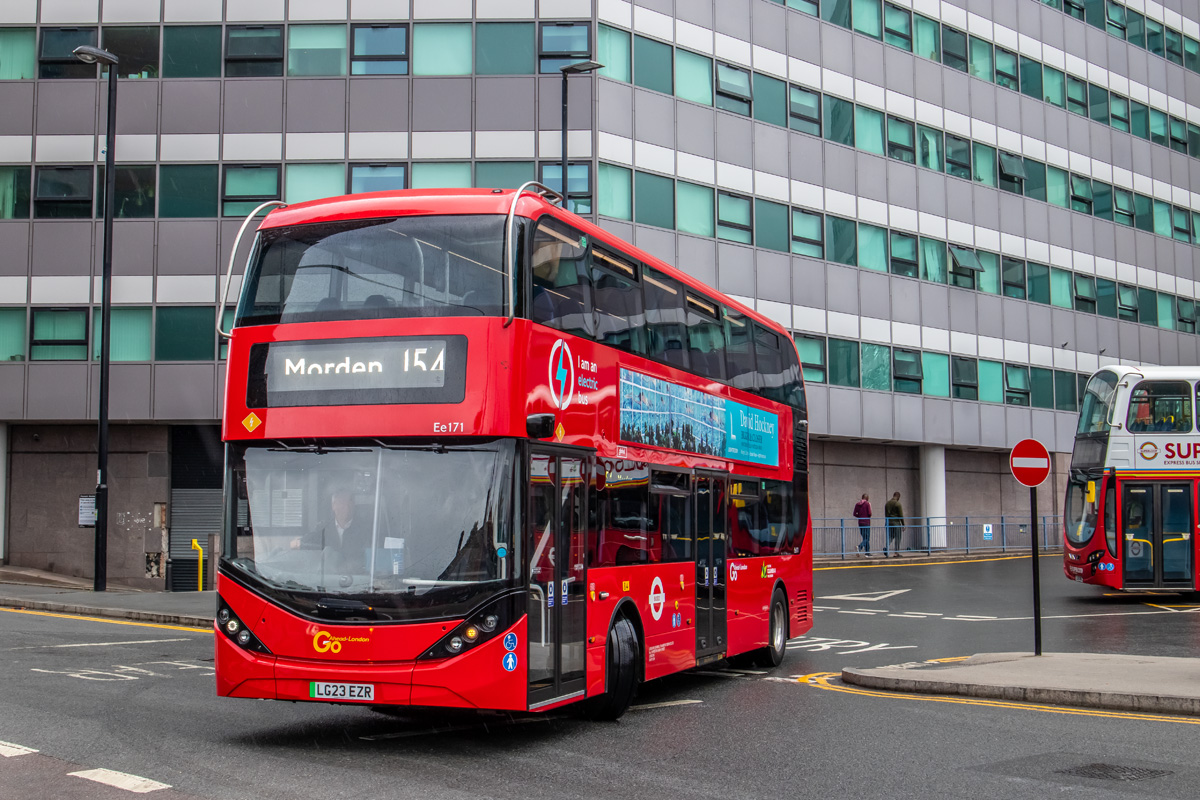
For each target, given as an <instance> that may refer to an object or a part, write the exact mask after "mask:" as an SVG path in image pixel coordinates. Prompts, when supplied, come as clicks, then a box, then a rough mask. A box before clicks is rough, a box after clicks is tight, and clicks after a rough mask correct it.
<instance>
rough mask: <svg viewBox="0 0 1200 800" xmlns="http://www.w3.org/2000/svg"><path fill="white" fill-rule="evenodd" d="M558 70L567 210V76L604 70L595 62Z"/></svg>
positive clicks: (576, 64)
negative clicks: (560, 86) (560, 73)
mask: <svg viewBox="0 0 1200 800" xmlns="http://www.w3.org/2000/svg"><path fill="white" fill-rule="evenodd" d="M558 69H559V71H560V72H562V197H563V208H567V207H568V206H569V205H570V204H569V203H568V202H567V76H568V75H585V74H587V73H589V72H594V71H595V70H598V69H604V65H603V64H597V63H596V62H595V61H575V62H573V63H571V64H563V65H562V66H561V67H559V68H558Z"/></svg>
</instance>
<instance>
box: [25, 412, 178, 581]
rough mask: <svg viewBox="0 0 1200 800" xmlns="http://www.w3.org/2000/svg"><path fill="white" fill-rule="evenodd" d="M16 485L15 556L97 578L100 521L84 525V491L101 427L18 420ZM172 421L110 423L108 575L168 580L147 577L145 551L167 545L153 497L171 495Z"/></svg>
mask: <svg viewBox="0 0 1200 800" xmlns="http://www.w3.org/2000/svg"><path fill="white" fill-rule="evenodd" d="M9 431H10V441H11V456H10V458H11V461H10V466H11V469H10V475H11V479H10V483H9V487H10V491H9V500H10V502H9V515H8V527H9V549H8V559H9V563H11V564H13V565H15V566H21V567H31V568H34V569H44V570H49V571H52V572H57V573H59V574H63V575H73V576H76V577H86V578H90V577H92V575H93V564H94V560H93V558H94V548H93V543H94V538H93V537H94V534H95V530H94V529H93V528H80V527H79V526H78V503H79V495H81V494H92V493H93V492H94V491H95V488H96V477H95V476H96V428H95V427H94V426H91V425H13V426H11V427H10V428H9ZM167 433H168V429H167V428H166V427H165V426H143V425H113V426H112V427H111V428H110V429H109V481H110V484H109V507H110V508H109V527H108V580H109V582H110V583H113V584H123V585H127V586H136V587H140V588H155V589H160V588H162V587H163V581H162V579H160V578H155V579H148V578H146V577H145V576H146V553H147V552H155V551H159V550H161V544H160V542H161V533H160V532H159V530H158V529H157V528H153V527H152V526H153V522H154V520H153V517H154V504H155V503H156V502H166V501H167V499H168V495H169V480H168V476H169V474H170V473H169V469H168V467H169V463H170V462H169V459H168V455H167V443H168V436H167Z"/></svg>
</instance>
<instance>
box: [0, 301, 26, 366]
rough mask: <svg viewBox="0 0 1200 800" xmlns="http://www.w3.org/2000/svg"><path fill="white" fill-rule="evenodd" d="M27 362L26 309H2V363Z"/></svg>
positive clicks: (0, 320)
mask: <svg viewBox="0 0 1200 800" xmlns="http://www.w3.org/2000/svg"><path fill="white" fill-rule="evenodd" d="M24 360H25V309H23V308H0V361H24Z"/></svg>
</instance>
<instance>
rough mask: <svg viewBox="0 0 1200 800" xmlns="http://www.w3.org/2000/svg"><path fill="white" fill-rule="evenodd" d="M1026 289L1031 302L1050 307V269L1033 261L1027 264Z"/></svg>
mask: <svg viewBox="0 0 1200 800" xmlns="http://www.w3.org/2000/svg"><path fill="white" fill-rule="evenodd" d="M1025 288H1026V292H1027V293H1028V294H1027V296H1028V298H1029V301H1030V302H1032V303H1045V304H1046V305H1050V267H1048V266H1046V265H1045V264H1038V263H1035V262H1033V261H1030V262H1028V263H1026V264H1025Z"/></svg>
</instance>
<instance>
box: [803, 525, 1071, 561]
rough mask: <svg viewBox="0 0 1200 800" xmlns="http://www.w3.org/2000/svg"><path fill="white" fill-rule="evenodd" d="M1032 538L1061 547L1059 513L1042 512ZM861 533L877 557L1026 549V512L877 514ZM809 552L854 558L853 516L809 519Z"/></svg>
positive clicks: (857, 548)
mask: <svg viewBox="0 0 1200 800" xmlns="http://www.w3.org/2000/svg"><path fill="white" fill-rule="evenodd" d="M1037 527H1038V531H1037V536H1038V540H1039V545H1038V546H1039V548H1040V549H1041V550H1043V551H1047V550H1057V549H1061V548H1062V517H1061V516H1055V515H1051V514H1045V515H1042V516H1040V517H1039V518H1038V524H1037ZM866 531H867V542H868V546H867V552H869V553H870V555H872V556H880V555H882V554H883V553H884V551H885V550H886V551H887V552H888V553H889V554H891V553H897V552H898V553H901V554H908V555H915V554H925V555H935V554H939V553H975V552H978V553H1008V552H1019V553H1028V552H1029V547H1030V541H1029V536H1030V533H1031V530H1030V521H1029V515H1028V514H1026V515H1024V516H1021V515H1008V516H982V515H981V516H977V517H904V518H903V519H902V520H901V521H900V523H899V524H892V525H889V524H888V522H887V521H886V520H885V519H883V518H882V517H872V518H871V524H870V526H868V527H867V528H866ZM812 537H813V556H814V557H815V558H839V557H840V558H842V559H846V558H856V557H858V556H859V555H860V554H862V555H865V553H864V551H863V550H862V549H861V544H862V533H861V529H860V527H859V524H858V520H857V519H855V518H854V517H849V518H845V519H839V518H826V519H813V521H812Z"/></svg>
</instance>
